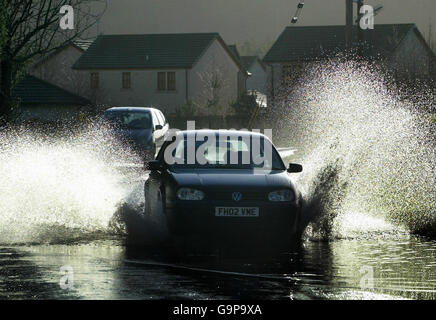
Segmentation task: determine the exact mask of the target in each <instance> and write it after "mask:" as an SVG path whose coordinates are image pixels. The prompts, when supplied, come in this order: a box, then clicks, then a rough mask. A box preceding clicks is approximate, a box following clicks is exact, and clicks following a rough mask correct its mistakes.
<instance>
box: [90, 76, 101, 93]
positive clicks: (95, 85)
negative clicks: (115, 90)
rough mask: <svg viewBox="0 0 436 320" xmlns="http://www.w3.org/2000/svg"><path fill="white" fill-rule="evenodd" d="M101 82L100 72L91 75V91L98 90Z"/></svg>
mask: <svg viewBox="0 0 436 320" xmlns="http://www.w3.org/2000/svg"><path fill="white" fill-rule="evenodd" d="M99 82H100V77H99V74H98V72H92V73H91V89H98V87H99Z"/></svg>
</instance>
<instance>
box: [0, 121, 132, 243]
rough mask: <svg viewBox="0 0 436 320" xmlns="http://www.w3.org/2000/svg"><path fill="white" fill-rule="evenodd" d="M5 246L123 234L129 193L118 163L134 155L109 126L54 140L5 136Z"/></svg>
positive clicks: (1, 238)
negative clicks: (120, 222)
mask: <svg viewBox="0 0 436 320" xmlns="http://www.w3.org/2000/svg"><path fill="white" fill-rule="evenodd" d="M0 141H1V143H2V144H1V147H0V177H1V180H0V243H2V244H16V243H69V242H71V241H80V240H87V239H95V238H101V237H102V236H108V235H110V234H111V233H113V232H117V230H116V228H115V227H114V223H113V215H114V212H116V210H117V207H118V206H119V205H120V202H122V199H123V198H124V196H125V194H126V188H125V187H123V184H122V179H123V176H122V175H120V173H119V172H117V171H115V170H114V163H116V162H122V161H123V160H127V155H129V160H130V161H131V160H132V159H131V156H130V154H131V153H130V152H129V150H128V149H126V148H125V147H124V146H122V145H120V144H119V143H118V142H117V141H115V140H114V139H111V138H110V135H109V134H108V132H107V130H105V129H104V128H101V127H100V128H97V127H89V128H87V129H86V130H83V131H81V132H80V133H77V134H69V135H68V134H67V135H63V137H52V136H51V135H47V134H42V135H39V134H36V133H35V132H33V131H30V130H24V129H21V130H12V129H10V130H6V131H3V132H1V133H0Z"/></svg>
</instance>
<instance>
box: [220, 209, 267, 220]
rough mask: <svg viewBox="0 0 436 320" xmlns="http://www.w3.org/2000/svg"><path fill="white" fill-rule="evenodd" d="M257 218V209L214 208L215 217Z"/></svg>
mask: <svg viewBox="0 0 436 320" xmlns="http://www.w3.org/2000/svg"><path fill="white" fill-rule="evenodd" d="M258 216H259V208H257V207H215V217H248V218H254V217H258Z"/></svg>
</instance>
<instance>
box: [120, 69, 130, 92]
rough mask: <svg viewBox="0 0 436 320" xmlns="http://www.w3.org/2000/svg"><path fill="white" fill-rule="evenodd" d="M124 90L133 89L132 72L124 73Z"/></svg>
mask: <svg viewBox="0 0 436 320" xmlns="http://www.w3.org/2000/svg"><path fill="white" fill-rule="evenodd" d="M122 82H123V89H130V88H131V79H130V72H123V80H122Z"/></svg>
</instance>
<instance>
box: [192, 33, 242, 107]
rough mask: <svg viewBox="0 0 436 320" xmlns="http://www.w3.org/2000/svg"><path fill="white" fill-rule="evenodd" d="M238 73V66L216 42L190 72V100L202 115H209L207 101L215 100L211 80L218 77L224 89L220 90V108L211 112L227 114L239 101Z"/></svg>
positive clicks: (216, 41)
mask: <svg viewBox="0 0 436 320" xmlns="http://www.w3.org/2000/svg"><path fill="white" fill-rule="evenodd" d="M238 72H239V67H238V65H237V64H236V63H235V61H234V60H233V59H232V58H231V57H230V56H229V54H228V53H227V52H226V50H225V49H224V48H223V46H222V45H221V44H220V43H219V41H218V40H215V41H214V42H213V43H212V44H211V46H210V47H209V49H208V50H207V51H206V52H205V54H204V55H203V56H202V57H201V59H200V60H199V61H198V63H197V64H196V65H195V66H194V67H193V68H192V70H189V85H188V92H189V99H190V100H191V101H192V102H193V103H194V104H195V105H196V107H197V108H198V109H199V111H200V112H201V113H203V114H207V112H208V111H207V105H208V102H207V101H208V100H211V99H212V98H213V93H212V88H211V86H210V80H211V79H213V76H214V75H217V76H218V77H219V78H220V79H221V82H222V87H221V89H219V90H218V91H219V92H218V96H219V102H218V107H217V108H214V110H210V112H212V114H224V113H227V112H228V109H229V108H230V104H232V103H233V102H235V101H236V100H237V99H238Z"/></svg>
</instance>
